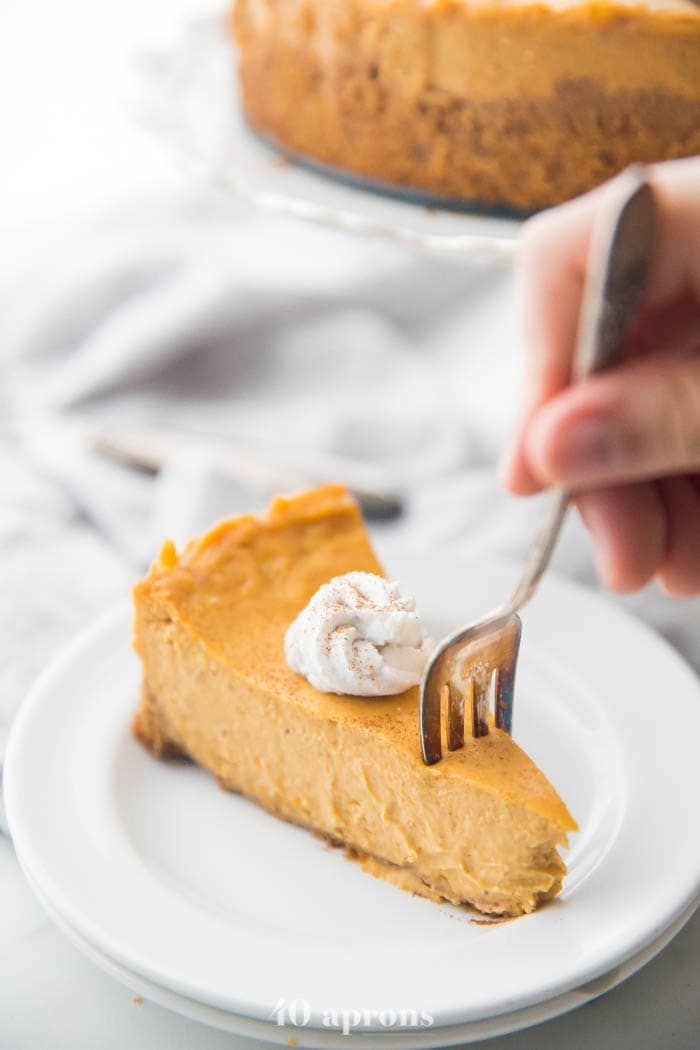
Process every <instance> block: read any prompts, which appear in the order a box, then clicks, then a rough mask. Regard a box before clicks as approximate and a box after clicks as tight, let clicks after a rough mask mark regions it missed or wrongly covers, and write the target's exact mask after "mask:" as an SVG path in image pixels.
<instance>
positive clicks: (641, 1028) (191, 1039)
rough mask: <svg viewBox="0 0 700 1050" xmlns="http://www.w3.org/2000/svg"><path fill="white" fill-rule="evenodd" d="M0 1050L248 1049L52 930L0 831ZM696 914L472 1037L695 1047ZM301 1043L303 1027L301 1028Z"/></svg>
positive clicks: (520, 1044)
mask: <svg viewBox="0 0 700 1050" xmlns="http://www.w3.org/2000/svg"><path fill="white" fill-rule="evenodd" d="M0 925H1V927H2V950H1V951H0V1050H95V1048H96V1047H99V1048H100V1050H194V1048H196V1050H256V1048H258V1047H262V1046H263V1044H262V1043H257V1042H253V1041H250V1040H246V1039H240V1038H238V1037H236V1036H232V1035H229V1034H227V1033H225V1032H219V1031H216V1030H214V1029H212V1028H207V1027H205V1026H203V1025H200V1024H197V1023H195V1022H194V1021H189V1020H186V1019H185V1018H182V1017H179V1016H178V1015H176V1014H173V1013H170V1012H169V1011H168V1010H164V1009H162V1008H161V1007H159V1006H156V1005H155V1004H153V1003H149V1002H147V1001H144V1002H142V1003H139V1002H137V1001H135V1000H134V996H133V993H132V992H131V991H129V989H128V988H125V987H123V986H122V985H120V984H118V983H117V982H115V981H114V980H112V979H111V978H110V977H107V976H106V975H105V974H103V973H102V972H101V971H100V970H99V969H97V968H96V967H95V966H94V965H93V964H92V963H91V962H89V961H88V960H87V959H85V958H83V956H81V955H80V953H79V952H78V951H77V950H76V949H75V948H73V946H72V945H70V944H69V943H68V942H67V941H66V940H65V939H64V937H63V936H62V935H61V934H60V933H59V932H58V931H57V930H56V929H55V927H54V926H53V925H52V923H51V922H50V920H49V919H48V918H47V917H46V916H45V914H44V912H43V910H42V909H41V907H40V905H39V904H38V902H37V901H36V900H35V898H34V896H33V894H32V892H31V890H30V889H29V887H28V886H27V884H26V882H25V881H24V878H23V876H22V873H21V872H20V869H19V866H18V864H17V861H16V859H15V856H14V853H13V850H12V846H11V844H10V842H9V841H8V840H7V839H5V838H2V837H0ZM699 989H700V912H696V914H695V916H694V917H693V918H692V919H691V921H690V922H689V923H688V925H687V926H686V927H685V929H683V930H682V931H681V933H680V934H679V935H678V936H677V937H676V939H675V940H674V941H673V942H672V943H671V944H670V945H669V946H668V947H667V948H666V949H665V950H664V951H663V952H662V953H661V955H659V956H658V957H657V958H656V959H655V960H654V961H653V962H651V963H650V964H649V965H648V966H647V967H645V968H644V969H643V970H642V971H640V972H639V973H638V974H635V976H634V977H631V978H630V979H629V980H628V981H626V982H625V983H624V984H623V985H621V986H619V987H618V988H616V989H614V990H613V991H612V992H609V993H608V994H607V995H605V996H603V997H602V998H601V999H598V1000H596V1001H595V1002H593V1003H590V1004H588V1005H587V1006H584V1007H582V1008H580V1009H579V1010H576V1011H574V1012H573V1013H571V1014H568V1015H566V1016H565V1017H561V1018H558V1019H556V1020H554V1021H550V1022H548V1023H547V1024H544V1025H538V1026H536V1027H535V1028H531V1029H529V1030H528V1031H526V1032H521V1033H515V1034H513V1035H509V1036H503V1037H501V1038H498V1039H494V1040H490V1041H489V1042H488V1043H479V1044H472V1046H474V1047H478V1046H481V1047H484V1048H486V1047H488V1050H564V1048H566V1050H587V1048H589V1047H591V1048H592V1047H595V1048H596V1050H696V1048H697V1046H698V1033H699V1032H700V996H699V995H698V991H699ZM299 1034H300V1043H299V1045H300V1046H303V1032H301V1031H300V1033H299Z"/></svg>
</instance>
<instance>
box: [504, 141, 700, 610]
mask: <svg viewBox="0 0 700 1050" xmlns="http://www.w3.org/2000/svg"><path fill="white" fill-rule="evenodd" d="M651 182H652V184H653V187H654V190H655V194H656V198H657V206H658V213H659V227H658V231H657V242H656V250H655V255H654V258H653V259H652V261H651V273H650V280H649V287H648V292H647V296H646V299H645V302H644V305H643V309H642V311H641V314H640V318H639V323H638V325H637V327H636V329H635V332H634V335H633V336H632V337H631V338H630V340H629V343H628V345H627V346H626V347H625V348H624V349H625V354H624V363H623V364H622V365H621V366H620V367H618V368H616V369H614V370H612V371H610V372H606V373H603V374H600V375H595V376H590V377H588V378H586V379H584V380H582V381H581V382H580V383H577V384H575V385H574V386H569V385H568V384H569V381H570V370H571V363H572V358H573V353H574V346H575V339H576V330H577V323H578V314H579V307H580V304H581V297H582V290H583V284H584V277H585V269H586V262H587V257H588V248H589V242H590V234H591V229H592V226H593V220H594V216H595V215H596V213H597V210H598V209H599V208H600V207H601V202H603V201H604V199H605V194H606V193H609V192H610V190H609V187H608V186H603V187H601V188H600V189H598V190H595V191H594V192H593V193H590V194H587V195H586V196H585V197H582V198H580V199H579V200H577V201H573V202H571V203H570V204H565V205H563V206H562V207H560V208H555V209H553V210H551V211H549V212H545V213H543V214H542V215H538V216H536V217H535V218H534V219H531V220H530V222H529V223H528V224H527V226H526V228H525V232H524V239H523V252H522V257H521V266H522V271H521V272H522V282H523V294H524V300H525V333H526V336H525V337H526V347H527V360H526V381H525V395H524V402H525V407H524V412H523V418H522V421H521V424H520V426H519V428H518V432H517V434H516V435H515V437H514V439H513V441H512V443H511V446H510V448H509V449H508V450H507V452H506V454H505V455H504V457H503V461H502V463H501V477H502V480H503V482H504V484H505V485H506V486H507V487H508V488H509V489H510V490H511V491H512V492H514V493H517V494H520V495H529V494H532V493H535V492H538V491H540V490H541V489H543V488H547V487H549V486H554V485H556V486H562V487H565V488H568V489H572V490H574V491H575V492H576V494H577V495H576V503H577V505H578V508H579V511H580V512H581V516H582V518H583V520H584V522H585V524H586V526H587V528H588V530H589V532H590V533H591V535H592V538H593V543H594V548H595V551H596V560H597V563H598V567H599V571H600V574H601V576H602V578H603V580H604V582H605V583H606V584H607V585H608V586H609V587H611V588H612V589H613V590H617V591H633V590H637V589H638V588H640V587H642V586H644V584H646V583H647V582H648V581H649V580H650V579H652V578H653V577H656V579H657V580H658V581H659V583H660V584H661V585H662V587H664V589H665V590H667V591H668V592H669V593H671V594H675V595H682V596H689V595H692V594H696V593H700V158H693V159H690V160H685V161H674V162H671V163H668V164H662V165H658V166H656V167H654V168H652V169H651Z"/></svg>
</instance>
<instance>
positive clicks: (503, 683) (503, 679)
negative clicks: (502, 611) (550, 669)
mask: <svg viewBox="0 0 700 1050" xmlns="http://www.w3.org/2000/svg"><path fill="white" fill-rule="evenodd" d="M510 634H511V648H510V652H509V656H508V659H507V660H504V661H503V662H502V663H501V664H499V666H498V668H497V670H496V728H497V729H502V730H503V732H504V733H507V734H508V736H511V734H512V732H513V693H514V691H515V669H516V665H517V662H518V651H519V649H520V636H521V634H522V623H521V622H520V617H519V616H514V617H513V624H512V626H511V628H510Z"/></svg>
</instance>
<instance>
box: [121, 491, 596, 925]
mask: <svg viewBox="0 0 700 1050" xmlns="http://www.w3.org/2000/svg"><path fill="white" fill-rule="evenodd" d="M346 573H372V574H375V575H378V576H383V572H382V568H381V566H380V564H379V562H378V561H377V558H376V556H375V554H374V551H373V550H372V547H371V545H370V542H369V539H368V536H367V533H366V531H365V528H364V524H363V522H362V518H361V516H360V513H359V511H358V508H357V506H356V504H355V502H354V501H353V500H352V499H351V498H350V497H349V496H348V494H347V492H346V490H345V489H343V488H342V487H339V486H324V487H322V488H319V489H316V490H314V491H311V492H308V493H304V494H301V495H297V496H293V497H289V498H278V499H276V500H275V501H274V502H273V503H272V505H271V507H270V509H269V512H268V514H267V515H266V516H265V517H264V518H257V517H252V516H246V517H242V518H237V519H235V520H232V521H226V522H223V523H222V524H219V525H217V526H216V527H215V528H214V529H212V530H211V531H210V532H208V533H207V534H206V535H204V536H202V537H201V538H200V539H196V540H193V541H191V542H190V543H188V544H187V545H186V546H185V547H184V549H183V550H182V551H181V552H180V553H178V552H177V551H176V550H175V548H174V547H173V545H172V544H171V543H169V542H166V543H165V545H164V546H163V548H162V550H161V552H160V556H159V557H158V559H157V560H156V562H155V563H154V564H153V566H152V567H151V569H150V571H149V573H148V575H147V576H146V577H145V579H143V580H141V581H140V582H139V583H138V584H137V585H136V587H135V590H134V602H135V629H134V640H135V648H136V651H137V652H138V654H139V656H140V658H141V662H142V665H143V692H142V696H141V700H140V703H139V706H138V709H137V711H136V714H135V717H134V721H133V730H134V733H135V735H136V736H137V738H138V739H139V740H140V741H142V743H144V744H145V745H146V747H148V748H149V749H150V750H151V751H152V752H153V753H154V754H155V755H157V756H167V755H173V754H178V753H179V754H183V755H187V756H189V757H190V758H191V759H193V760H194V761H195V762H198V763H199V764H200V765H202V766H204V767H205V768H206V769H208V770H210V771H211V772H212V773H213V774H214V776H215V777H216V779H217V780H218V782H219V784H220V785H221V786H222V787H223V788H226V789H229V790H231V791H236V792H241V793H243V794H244V795H246V796H248V797H249V798H251V799H253V800H255V801H256V802H257V803H259V804H260V805H261V806H264V807H265V808H266V809H268V810H269V811H270V812H271V813H274V814H275V815H276V816H278V817H281V818H282V819H284V820H288V821H292V822H293V823H296V824H301V825H303V826H305V827H307V828H309V829H311V830H313V831H315V832H318V833H320V834H321V835H324V836H326V837H327V838H328V839H329V840H331V841H332V842H334V843H336V844H342V845H344V846H345V847H346V848H347V850H348V852H349V853H350V854H351V855H353V856H356V857H359V858H360V859H361V860H362V861H363V864H364V866H365V867H366V868H367V869H368V870H369V871H371V872H373V873H374V874H378V875H381V876H383V877H385V878H388V879H389V880H391V881H393V882H395V883H397V884H398V885H400V886H403V887H404V888H406V889H410V890H412V891H414V892H419V893H422V894H424V895H426V896H429V897H433V898H439V899H445V900H448V901H451V902H453V903H456V904H461V903H469V904H471V905H474V906H475V907H476V908H478V909H480V910H481V911H484V912H490V913H495V914H504V915H519V914H522V913H523V912H530V911H532V910H533V909H534V908H535V907H536V906H537V905H538V904H539V903H540V902H541V901H543V900H545V899H547V898H549V897H552V896H554V895H555V894H556V893H557V892H558V891H559V889H560V887H561V881H562V876H563V875H564V873H565V866H564V863H563V861H562V859H561V858H560V856H559V854H558V852H557V847H558V846H564V845H566V842H567V833H568V832H569V831H572V830H574V829H575V828H576V824H575V823H574V821H573V819H572V818H571V816H570V814H569V812H568V810H567V808H566V806H565V805H564V803H563V802H562V801H561V799H560V798H559V796H558V795H557V793H556V791H555V790H554V788H553V787H552V785H551V784H550V783H549V782H548V780H547V779H546V777H545V776H544V774H543V773H541V772H540V770H539V769H538V768H537V767H536V766H535V764H534V763H533V762H532V761H531V759H529V758H528V756H527V755H526V754H525V753H524V752H523V751H522V750H521V749H520V748H519V747H518V746H517V744H515V743H514V742H513V740H511V738H510V737H509V736H507V735H506V734H505V733H503V732H501V731H500V730H498V729H496V728H495V727H492V729H491V732H490V733H489V735H488V736H486V737H483V738H480V739H468V740H467V742H466V744H465V746H464V748H462V749H461V750H460V751H454V752H449V753H448V755H447V757H446V758H445V759H443V761H442V762H440V763H438V764H437V765H435V766H427V765H425V764H424V763H423V760H422V757H421V748H420V742H419V732H418V688H417V687H412V688H410V689H408V690H406V691H405V692H403V693H400V694H398V695H394V696H388V697H387V696H382V697H376V696H371V697H370V696H345V695H336V694H332V693H326V692H320V691H319V690H317V689H316V688H314V687H313V686H312V685H311V684H310V683H309V682H308V681H307V680H306V678H304V677H302V676H301V675H300V674H298V673H295V672H294V671H292V670H291V669H290V667H289V666H288V664H287V661H286V659H285V650H284V640H285V634H286V632H287V631H288V629H289V627H290V624H292V623H293V621H294V620H295V618H296V617H297V616H298V614H299V613H300V611H301V610H302V609H303V608H304V607H305V606H306V605H307V603H308V602H309V600H310V599H311V598H312V597H313V596H314V595H315V594H316V592H317V591H318V590H319V588H320V587H321V586H322V585H323V584H326V583H327V582H328V581H329V580H331V579H332V578H333V577H338V576H343V575H344V574H346Z"/></svg>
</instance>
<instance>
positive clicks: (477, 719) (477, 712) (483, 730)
mask: <svg viewBox="0 0 700 1050" xmlns="http://www.w3.org/2000/svg"><path fill="white" fill-rule="evenodd" d="M470 686H471V702H472V736H473V737H477V738H478V737H482V736H488V733H489V723H488V710H489V706H488V704H489V701H488V696H489V692H488V682H483V681H482V680H481V679H480V678H471V679H470Z"/></svg>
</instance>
